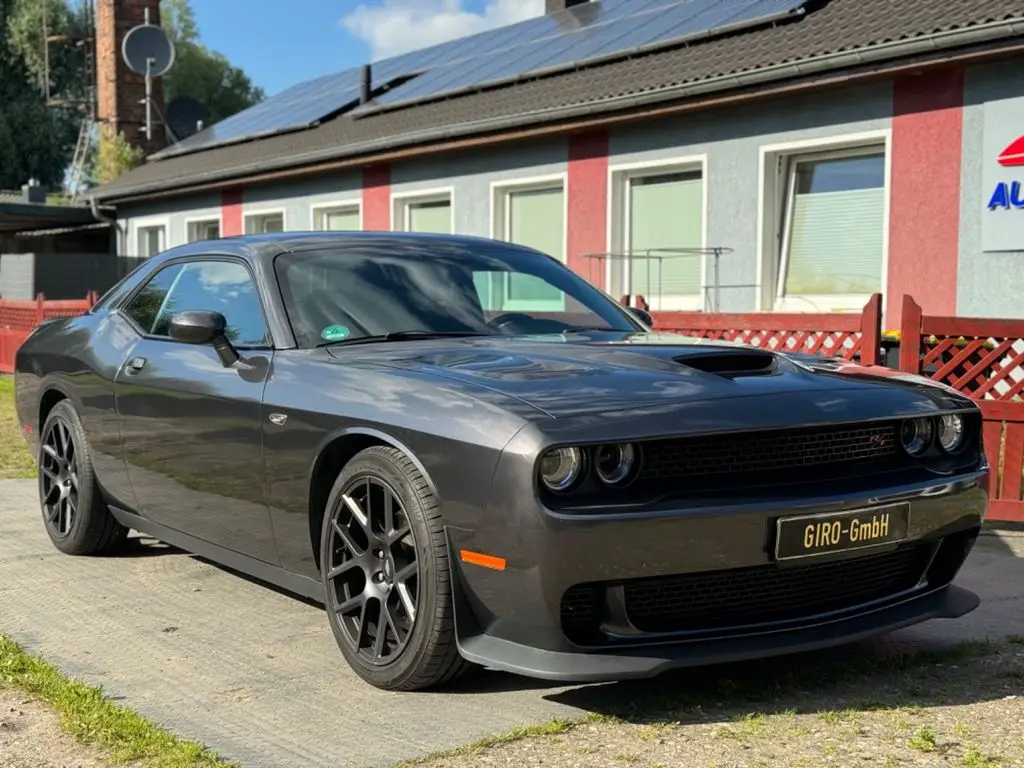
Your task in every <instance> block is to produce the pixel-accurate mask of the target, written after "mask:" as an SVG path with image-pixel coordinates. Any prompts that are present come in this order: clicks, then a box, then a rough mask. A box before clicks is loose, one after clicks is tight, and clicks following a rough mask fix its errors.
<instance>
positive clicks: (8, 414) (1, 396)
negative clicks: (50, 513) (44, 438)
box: [0, 375, 36, 478]
mask: <svg viewBox="0 0 1024 768" xmlns="http://www.w3.org/2000/svg"><path fill="white" fill-rule="evenodd" d="M35 476H36V462H35V460H34V459H33V458H32V454H31V453H29V450H28V443H26V442H25V438H24V437H23V436H22V434H21V425H20V424H18V415H17V414H16V413H15V411H14V377H13V376H7V375H0V478H14V477H20V478H26V477H35Z"/></svg>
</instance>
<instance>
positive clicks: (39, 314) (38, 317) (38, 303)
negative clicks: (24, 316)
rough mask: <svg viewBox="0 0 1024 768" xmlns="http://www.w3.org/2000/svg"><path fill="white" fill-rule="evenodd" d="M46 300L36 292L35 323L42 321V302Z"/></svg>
mask: <svg viewBox="0 0 1024 768" xmlns="http://www.w3.org/2000/svg"><path fill="white" fill-rule="evenodd" d="M45 301H46V297H45V296H44V295H43V294H41V293H37V294H36V325H39V324H40V323H41V322H43V319H44V318H43V303H44V302H45Z"/></svg>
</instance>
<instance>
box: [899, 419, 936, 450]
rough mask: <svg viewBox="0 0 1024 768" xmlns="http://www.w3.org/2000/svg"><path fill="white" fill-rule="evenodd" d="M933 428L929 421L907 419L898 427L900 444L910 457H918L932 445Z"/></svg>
mask: <svg viewBox="0 0 1024 768" xmlns="http://www.w3.org/2000/svg"><path fill="white" fill-rule="evenodd" d="M934 433H935V426H934V425H933V423H932V420H931V419H907V420H906V421H904V422H903V423H902V424H901V425H900V442H901V443H902V444H903V450H905V451H906V452H907V453H909V454H910V455H911V456H920V455H921V454H922V453H924V452H925V451H927V450H928V446H929V445H931V444H932V436H933V434H934Z"/></svg>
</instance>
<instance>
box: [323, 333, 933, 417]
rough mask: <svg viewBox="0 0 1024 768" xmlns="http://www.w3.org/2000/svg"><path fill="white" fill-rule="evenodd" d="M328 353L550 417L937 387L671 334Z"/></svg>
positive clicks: (441, 343)
mask: <svg viewBox="0 0 1024 768" xmlns="http://www.w3.org/2000/svg"><path fill="white" fill-rule="evenodd" d="M329 350H330V352H331V354H332V355H333V356H334V357H336V358H338V359H339V360H341V359H344V360H346V361H348V362H349V363H350V364H358V363H363V364H372V365H375V366H381V365H386V366H389V367H392V368H398V369H402V370H403V371H404V372H405V373H406V374H407V375H413V376H417V375H418V376H424V377H428V378H434V379H437V378H440V379H446V380H449V381H452V380H454V381H458V382H461V383H463V384H467V385H471V386H474V387H477V388H481V389H484V390H490V391H493V392H498V393H501V394H503V395H505V396H508V397H513V398H515V399H517V400H520V401H522V402H525V403H528V404H529V405H531V406H533V407H534V408H537V409H539V410H541V411H543V412H545V413H546V414H547V415H548V416H550V417H552V418H556V419H557V418H564V417H572V416H579V415H583V414H591V413H598V412H610V411H618V410H624V409H631V408H637V407H649V406H652V405H657V404H665V405H670V404H678V403H680V402H684V401H691V402H692V401H702V400H703V401H707V400H721V399H725V398H736V397H750V396H752V395H777V394H783V393H800V392H807V393H810V392H814V391H821V390H830V391H837V390H851V389H866V388H877V387H879V386H883V385H886V383H887V382H889V384H888V386H889V387H890V388H891V387H892V384H893V383H901V384H902V385H903V386H904V387H905V388H911V389H916V390H918V394H924V395H925V396H930V395H935V394H936V393H939V392H942V389H944V388H941V389H940V388H937V387H936V386H934V385H933V383H931V382H929V381H928V380H925V379H923V378H922V377H917V376H908V375H900V374H898V373H896V372H893V371H890V370H888V369H884V368H875V367H872V368H868V367H863V366H860V365H857V364H855V363H848V362H846V361H843V360H835V359H830V358H824V357H818V356H812V355H801V354H780V353H775V352H772V351H767V350H763V349H759V348H756V347H750V346H747V345H743V344H737V343H731V342H724V341H703V340H699V339H692V338H688V337H685V336H679V335H675V334H655V333H648V334H643V333H636V334H609V333H599V334H592V335H585V334H566V335H560V336H545V337H500V338H497V337H480V338H461V339H443V340H429V341H409V342H392V343H386V344H374V345H360V346H351V347H344V346H340V347H330V348H329Z"/></svg>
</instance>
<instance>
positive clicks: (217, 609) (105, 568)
mask: <svg viewBox="0 0 1024 768" xmlns="http://www.w3.org/2000/svg"><path fill="white" fill-rule="evenodd" d="M959 583H961V584H963V585H964V586H966V587H968V588H971V589H974V590H976V591H978V592H979V593H980V594H981V595H982V599H983V604H982V607H981V608H979V609H978V610H977V611H975V612H974V613H972V614H970V615H968V616H967V617H965V618H964V619H961V620H957V621H935V622H931V623H928V624H925V625H922V626H920V627H917V628H914V629H912V630H907V631H903V632H899V633H896V634H894V635H890V636H889V637H887V638H885V639H884V640H882V641H880V642H885V643H893V642H897V643H912V644H915V645H917V644H933V643H950V642H956V641H959V640H962V639H967V638H973V637H985V636H987V635H990V636H1001V635H1009V634H1024V558H1019V557H1013V556H1011V555H1010V554H1009V546H1008V545H1006V544H1005V543H1003V542H1001V541H999V540H997V539H989V540H988V541H987V542H986V543H985V544H984V545H981V546H979V548H977V549H976V550H975V552H974V553H973V554H972V555H971V558H970V559H969V561H968V564H967V566H966V568H965V571H964V573H963V574H962V576H961V578H960V580H959ZM0 632H2V633H4V634H6V635H8V636H9V637H11V638H12V639H13V640H15V641H16V642H18V643H20V644H21V645H22V646H23V647H25V648H26V649H27V650H29V651H31V652H38V653H41V654H43V655H44V656H45V657H46V658H47V660H49V661H50V662H52V663H54V664H57V665H58V666H60V667H61V668H62V669H63V670H64V671H65V672H67V673H70V674H72V675H74V676H76V677H79V678H81V679H83V680H85V681H87V682H89V683H93V684H100V685H103V687H104V689H105V690H106V691H107V693H108V694H109V695H111V696H112V697H114V698H115V700H117V701H119V702H121V703H124V704H127V705H129V706H131V707H133V708H135V709H136V710H137V711H138V712H140V713H141V714H142V715H144V716H146V717H148V718H150V719H151V720H153V721H155V722H157V723H160V724H162V725H164V726H166V727H168V728H170V729H171V730H173V731H175V732H177V733H179V734H181V735H184V736H188V737H192V738H196V739H199V740H201V741H203V742H204V743H206V744H207V745H208V746H210V747H212V748H214V749H216V750H217V751H218V752H220V754H221V755H223V756H224V757H226V758H229V759H234V760H237V761H239V762H240V763H242V764H243V765H244V766H246V768H257V767H261V766H267V767H268V768H270V767H272V768H285V767H287V768H292V767H293V766H294V767H295V768H299V767H300V766H322V765H331V766H373V765H379V764H386V763H389V762H395V761H399V760H402V759H406V758H411V757H416V756H418V755H422V754H424V753H427V752H432V751H435V750H438V749H444V748H448V747H453V746H457V745H459V744H463V743H466V742H469V741H473V740H475V739H478V738H481V737H483V736H486V735H489V734H492V733H495V732H499V731H505V730H509V729H511V728H513V727H515V726H517V725H524V724H529V723H541V722H544V721H546V720H550V719H551V718H553V717H557V716H563V717H579V716H581V715H583V714H585V713H586V712H587V711H588V705H587V701H588V698H590V697H589V696H588V693H587V691H586V689H576V690H575V691H573V692H571V693H570V692H568V690H567V689H566V688H564V687H559V686H552V685H548V684H544V683H537V682H535V681H530V680H527V679H522V678H516V677H513V676H509V675H504V674H499V673H486V674H484V675H481V676H479V677H477V678H476V679H474V680H473V681H472V683H467V684H462V685H460V687H459V688H457V689H456V690H455V691H450V692H447V693H443V694H440V693H416V694H398V693H385V692H381V691H377V690H375V689H373V688H371V687H369V686H367V685H365V684H363V683H362V682H361V681H359V680H358V679H357V678H356V677H355V676H354V675H353V674H351V673H350V672H349V671H348V668H347V667H346V665H345V664H344V662H343V660H342V658H341V655H340V652H339V651H338V650H337V647H336V646H335V643H334V639H333V637H332V636H331V633H330V630H329V629H328V627H327V622H326V619H325V617H324V616H323V613H322V610H321V609H320V608H318V607H316V606H313V605H309V604H307V603H305V602H302V601H300V600H297V599H295V598H293V597H291V596H289V595H286V594H282V593H279V592H277V591H275V590H273V589H271V588H269V587H267V586H264V585H261V584H259V583H255V582H252V581H250V580H247V579H245V578H242V577H240V576H238V575H235V574H234V573H231V572H229V571H226V570H223V569H221V568H218V567H216V566H213V565H210V564H208V563H206V562H204V561H200V560H197V559H196V558H194V557H192V556H189V555H187V554H184V553H181V552H178V551H176V550H171V549H168V548H166V547H163V546H162V545H156V544H151V543H149V542H146V545H144V546H139V547H138V548H137V551H136V552H135V553H134V554H129V555H124V556H120V557H116V558H109V559H84V558H71V557H67V556H64V555H61V554H60V553H58V552H57V551H56V550H55V549H54V548H53V547H52V546H51V545H50V542H49V540H48V539H47V537H46V534H45V532H44V531H43V527H42V522H41V521H40V519H39V513H38V505H37V502H36V493H35V482H34V481H25V480H2V481H0ZM876 642H879V641H876ZM593 688H594V689H595V690H594V691H593V694H592V695H593V698H594V701H595V702H596V701H597V700H598V699H600V700H603V701H607V700H608V696H609V695H610V694H611V695H613V694H614V691H610V690H609V688H610V686H593ZM598 689H599V690H598ZM568 702H572V704H571V705H570V704H569V703H568Z"/></svg>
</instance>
